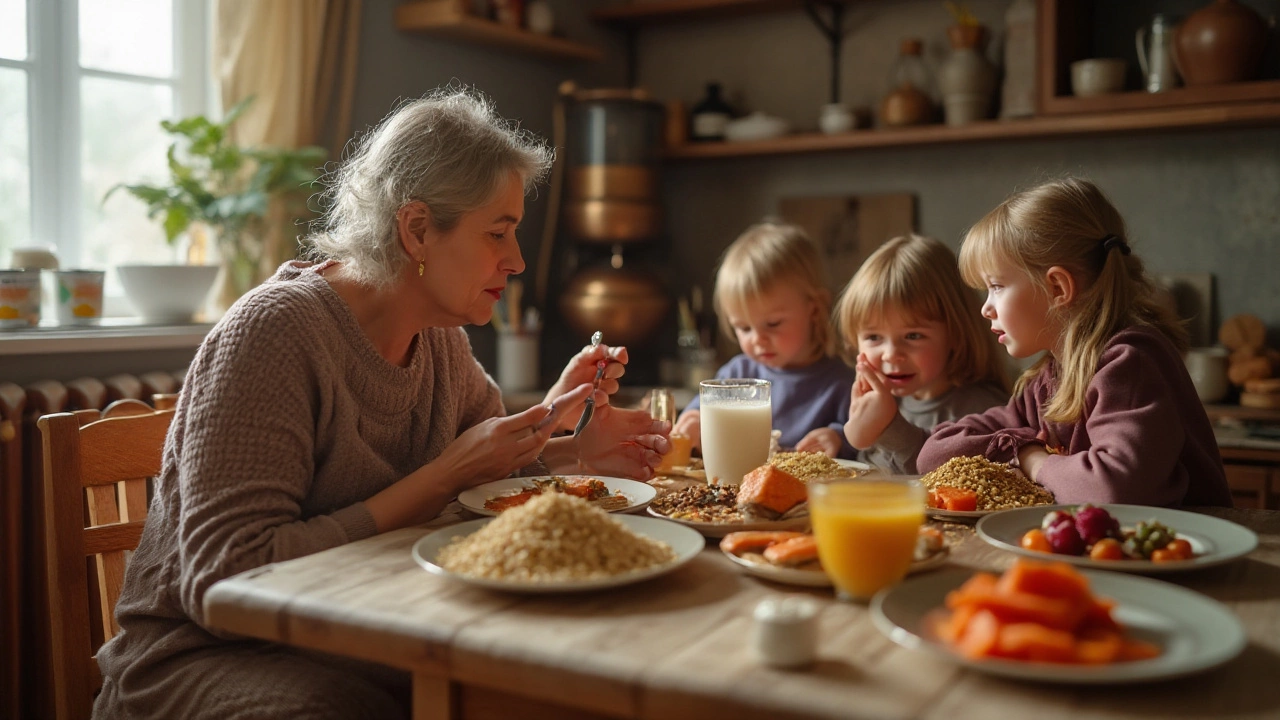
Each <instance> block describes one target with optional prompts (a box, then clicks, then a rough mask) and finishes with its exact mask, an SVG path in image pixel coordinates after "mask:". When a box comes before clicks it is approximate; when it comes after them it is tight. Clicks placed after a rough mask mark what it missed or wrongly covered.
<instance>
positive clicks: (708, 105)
mask: <svg viewBox="0 0 1280 720" xmlns="http://www.w3.org/2000/svg"><path fill="white" fill-rule="evenodd" d="M732 117H733V108H731V107H729V104H728V103H726V102H725V101H724V99H723V98H721V97H720V83H714V82H713V83H707V96H706V97H704V98H702V100H700V101H699V102H698V104H697V105H694V106H693V110H691V111H690V112H689V137H690V138H691V139H693V140H695V141H698V140H724V127H725V125H728V124H729V120H730V119H731V118H732Z"/></svg>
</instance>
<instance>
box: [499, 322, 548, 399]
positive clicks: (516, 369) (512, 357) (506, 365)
mask: <svg viewBox="0 0 1280 720" xmlns="http://www.w3.org/2000/svg"><path fill="white" fill-rule="evenodd" d="M495 379H496V380H497V381H498V387H500V388H502V391H503V392H524V391H526V390H536V389H537V387H538V336H537V335H536V334H534V333H513V332H500V333H498V377H497V378H495Z"/></svg>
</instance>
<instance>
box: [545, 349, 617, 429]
mask: <svg viewBox="0 0 1280 720" xmlns="http://www.w3.org/2000/svg"><path fill="white" fill-rule="evenodd" d="M628 359H629V358H628V356H627V349H626V348H625V347H610V346H609V345H597V346H596V347H594V348H593V347H591V346H590V345H588V346H586V347H584V348H582V350H581V351H579V352H578V354H577V355H574V356H573V357H572V358H570V359H569V364H568V365H565V366H564V370H563V371H561V373H560V379H559V380H556V382H555V384H554V385H552V386H551V389H550V390H548V391H547V397H546V399H545V400H543V404H544V405H549V404H550V403H551V402H552V401H553V399H554V398H556V397H559V396H561V395H564V394H565V393H567V392H569V391H570V390H572V389H573V388H575V387H577V386H579V385H581V384H582V383H591V382H593V381H594V380H595V379H596V363H597V362H599V361H600V360H605V361H606V362H607V363H608V364H607V365H605V367H604V375H603V376H602V377H601V378H600V389H601V390H603V391H604V393H605V395H606V396H608V395H612V394H614V393H616V392H618V388H619V387H621V384H620V383H619V382H618V378H620V377H622V375H623V374H624V373H625V372H626V364H627V360H628ZM585 400H586V398H585V397H583V398H582V399H580V400H578V402H577V403H575V404H574V405H573V406H572V407H568V406H565V407H561V406H560V405H559V403H558V402H557V405H556V407H557V408H559V409H560V410H561V415H560V419H559V421H558V423H557V425H556V428H555V429H556V430H572V429H573V428H574V426H575V425H577V424H578V418H579V417H580V416H581V415H582V403H583V401H585ZM608 402H609V400H608V398H607V397H606V398H605V401H604V403H601V402H599V398H597V402H596V411H597V412H599V410H600V405H602V404H607V403H608ZM592 422H594V420H593V421H592Z"/></svg>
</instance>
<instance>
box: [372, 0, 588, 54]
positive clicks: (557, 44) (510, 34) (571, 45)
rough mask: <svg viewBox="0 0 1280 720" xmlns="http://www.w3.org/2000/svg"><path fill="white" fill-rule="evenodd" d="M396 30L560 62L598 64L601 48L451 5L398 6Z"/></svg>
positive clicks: (407, 4)
mask: <svg viewBox="0 0 1280 720" xmlns="http://www.w3.org/2000/svg"><path fill="white" fill-rule="evenodd" d="M395 22H396V28H397V29H398V30H401V31H404V32H425V33H433V34H436V35H441V36H444V37H451V38H456V39H458V40H465V41H468V42H474V43H480V44H482V45H489V46H491V47H499V48H505V49H508V50H515V51H518V52H525V53H531V54H534V55H540V56H542V57H549V58H556V59H560V60H592V61H599V60H601V59H602V58H603V57H604V53H602V52H601V51H600V49H599V48H595V47H592V46H590V45H586V44H583V43H579V42H574V41H572V40H565V39H564V38H558V37H553V36H550V35H539V34H537V33H535V32H530V31H528V30H525V29H523V28H517V27H511V26H510V25H503V24H502V23H497V22H494V21H492V20H488V19H485V18H482V17H477V16H475V15H469V14H467V13H465V12H462V11H461V10H459V9H458V7H457V6H456V5H455V4H454V3H452V2H430V1H428V2H408V3H403V4H401V5H399V6H397V7H396V15H395Z"/></svg>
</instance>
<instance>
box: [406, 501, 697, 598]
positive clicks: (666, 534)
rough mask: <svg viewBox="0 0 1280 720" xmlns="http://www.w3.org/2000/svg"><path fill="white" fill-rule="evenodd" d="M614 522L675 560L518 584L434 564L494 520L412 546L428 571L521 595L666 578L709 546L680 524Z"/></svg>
mask: <svg viewBox="0 0 1280 720" xmlns="http://www.w3.org/2000/svg"><path fill="white" fill-rule="evenodd" d="M614 519H615V520H617V521H618V522H620V523H622V524H623V525H626V526H627V529H629V530H630V531H631V532H633V533H635V534H637V535H642V536H644V537H647V538H651V539H653V540H658V541H660V542H664V543H666V544H668V545H670V546H671V549H672V550H674V551H675V553H676V559H675V560H672V561H671V562H669V563H667V564H665V565H658V566H656V567H651V568H648V569H646V570H637V571H635V572H629V573H626V574H623V575H615V576H613V577H606V578H596V579H594V580H565V581H560V582H517V581H514V580H493V579H490V578H477V577H470V576H468V575H460V574H458V573H454V572H449V571H448V570H445V569H444V568H442V567H440V566H439V565H437V564H436V563H435V560H436V556H437V555H438V554H439V553H440V549H441V548H443V547H444V546H445V545H448V544H449V543H451V542H453V539H454V538H456V537H466V536H468V535H470V534H471V533H473V532H475V531H477V530H479V529H480V528H482V527H484V526H485V525H487V524H489V523H491V522H493V518H482V519H480V520H469V521H467V522H464V523H458V524H457V525H450V526H449V527H446V528H441V529H439V530H436V531H435V532H433V533H431V534H430V535H427V536H425V537H423V538H422V539H420V540H418V542H416V543H414V544H413V559H414V561H416V562H417V563H418V564H419V565H421V566H422V567H423V568H425V569H426V570H427V572H430V573H434V574H436V575H443V576H444V577H448V578H453V579H454V580H460V581H462V582H465V583H470V584H472V585H479V586H480V587H485V588H490V589H492V590H507V591H511V592H521V593H561V592H579V591H584V590H602V589H605V588H614V587H619V586H622V585H630V584H631V583H636V582H640V581H641V580H648V579H650V578H655V577H658V576H659V575H666V574H667V573H669V572H671V571H672V570H675V569H676V568H678V567H680V566H681V565H684V564H685V563H687V562H689V561H690V560H692V559H693V558H694V557H695V556H697V554H698V553H700V552H702V549H703V548H705V547H706V546H707V543H706V541H705V540H704V539H703V538H702V536H701V535H699V534H698V533H696V532H693V531H692V530H690V529H688V528H682V527H680V526H679V525H672V524H671V523H668V522H662V521H660V520H654V519H652V518H646V517H636V516H634V515H616V516H614Z"/></svg>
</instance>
